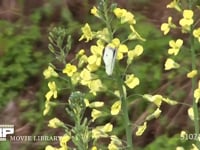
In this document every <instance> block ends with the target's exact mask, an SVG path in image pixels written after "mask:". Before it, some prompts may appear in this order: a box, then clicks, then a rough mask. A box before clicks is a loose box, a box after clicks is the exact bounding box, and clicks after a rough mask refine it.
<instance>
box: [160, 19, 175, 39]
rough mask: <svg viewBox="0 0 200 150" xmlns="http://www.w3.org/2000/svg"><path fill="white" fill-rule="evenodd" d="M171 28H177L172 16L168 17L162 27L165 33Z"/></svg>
mask: <svg viewBox="0 0 200 150" xmlns="http://www.w3.org/2000/svg"><path fill="white" fill-rule="evenodd" d="M171 28H176V25H175V24H173V23H172V17H171V16H170V17H168V22H167V23H163V24H162V25H161V27H160V29H161V31H163V33H164V35H166V34H167V33H169V31H170V29H171Z"/></svg>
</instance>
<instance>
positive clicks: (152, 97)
mask: <svg viewBox="0 0 200 150" xmlns="http://www.w3.org/2000/svg"><path fill="white" fill-rule="evenodd" d="M143 98H144V99H146V100H148V101H149V102H152V103H154V104H155V105H156V106H157V107H160V105H161V104H162V100H163V97H162V96H161V95H149V94H144V95H143Z"/></svg>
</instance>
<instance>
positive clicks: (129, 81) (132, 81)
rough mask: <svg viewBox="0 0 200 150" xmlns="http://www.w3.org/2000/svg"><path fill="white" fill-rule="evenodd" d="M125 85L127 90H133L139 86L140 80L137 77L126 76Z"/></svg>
mask: <svg viewBox="0 0 200 150" xmlns="http://www.w3.org/2000/svg"><path fill="white" fill-rule="evenodd" d="M125 84H126V85H127V86H128V87H129V88H131V89H133V88H134V87H136V86H137V85H139V84H140V80H139V79H138V78H137V77H135V76H134V74H131V75H126V81H125Z"/></svg>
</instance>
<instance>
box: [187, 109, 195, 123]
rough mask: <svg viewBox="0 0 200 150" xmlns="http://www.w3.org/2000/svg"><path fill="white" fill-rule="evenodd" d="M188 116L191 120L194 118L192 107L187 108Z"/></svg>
mask: <svg viewBox="0 0 200 150" xmlns="http://www.w3.org/2000/svg"><path fill="white" fill-rule="evenodd" d="M188 116H189V118H190V119H191V120H194V110H193V108H192V107H190V108H189V109H188Z"/></svg>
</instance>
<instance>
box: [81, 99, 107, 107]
mask: <svg viewBox="0 0 200 150" xmlns="http://www.w3.org/2000/svg"><path fill="white" fill-rule="evenodd" d="M84 103H85V106H86V107H90V108H99V107H103V106H104V102H100V101H95V102H92V103H90V102H89V100H88V99H84Z"/></svg>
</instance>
